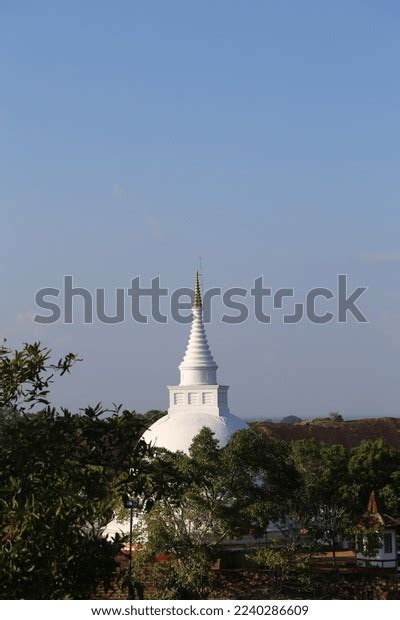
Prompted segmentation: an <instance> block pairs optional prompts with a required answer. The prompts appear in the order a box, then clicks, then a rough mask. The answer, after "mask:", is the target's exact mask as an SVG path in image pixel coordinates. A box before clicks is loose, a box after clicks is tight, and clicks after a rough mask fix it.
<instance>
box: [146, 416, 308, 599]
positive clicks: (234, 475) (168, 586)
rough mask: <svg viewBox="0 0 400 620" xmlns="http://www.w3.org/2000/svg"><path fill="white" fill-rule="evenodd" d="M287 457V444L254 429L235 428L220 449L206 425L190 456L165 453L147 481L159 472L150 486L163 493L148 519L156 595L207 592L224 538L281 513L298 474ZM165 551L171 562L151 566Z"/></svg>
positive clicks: (200, 594)
mask: <svg viewBox="0 0 400 620" xmlns="http://www.w3.org/2000/svg"><path fill="white" fill-rule="evenodd" d="M288 457H289V451H288V449H287V448H285V446H284V444H279V443H278V442H277V443H275V444H273V445H271V446H269V445H268V446H266V444H265V442H264V441H263V439H262V437H260V436H259V435H258V434H256V433H254V432H253V431H251V430H248V431H241V432H239V433H236V434H235V435H234V436H233V437H232V439H231V441H230V442H229V444H228V445H227V446H226V447H225V448H222V449H221V448H220V447H219V446H218V442H217V440H216V439H215V438H214V436H213V434H212V432H211V431H210V430H209V429H207V428H204V429H202V431H201V432H200V433H199V434H198V435H197V437H195V438H194V440H193V443H192V445H191V448H190V454H189V455H185V454H182V453H177V454H171V453H168V452H166V451H160V452H159V454H158V457H157V459H156V463H155V469H154V471H153V472H152V473H151V474H150V476H147V477H146V484H149V479H151V478H152V476H154V477H155V481H156V484H153V488H152V492H153V493H157V492H158V498H157V501H156V504H155V506H154V507H153V509H152V510H151V512H150V513H149V515H148V516H147V519H146V522H147V536H148V539H147V544H146V546H145V549H144V551H143V554H142V556H143V561H144V562H146V560H147V569H149V566H150V568H151V570H152V576H153V579H154V580H155V581H156V582H157V584H158V596H160V597H161V598H204V597H206V596H207V593H208V592H209V589H210V587H211V583H210V568H211V565H212V563H213V562H214V561H215V560H216V559H217V558H218V557H219V555H220V552H221V548H222V544H223V542H224V541H226V540H227V539H231V538H240V537H241V536H242V535H243V534H247V533H248V532H249V530H250V527H251V524H252V523H254V521H256V522H258V523H260V524H262V526H263V527H265V526H266V524H267V522H268V520H269V518H270V517H276V518H278V517H279V516H280V515H281V514H282V511H283V502H284V498H286V499H287V498H288V497H289V495H290V493H291V491H293V489H294V487H295V485H296V480H297V477H296V471H295V470H294V468H293V466H292V465H291V464H290V463H288V462H287V458H288ZM157 489H158V491H157ZM159 553H164V554H166V555H167V557H168V562H167V563H163V564H162V565H159V564H157V563H156V564H154V563H150V564H149V563H148V560H149V559H150V558H152V557H153V556H154V554H159ZM172 576H173V578H172Z"/></svg>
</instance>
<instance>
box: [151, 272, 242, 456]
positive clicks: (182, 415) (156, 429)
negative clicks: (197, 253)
mask: <svg viewBox="0 0 400 620" xmlns="http://www.w3.org/2000/svg"><path fill="white" fill-rule="evenodd" d="M192 312H193V318H192V328H191V331H190V337H189V342H188V345H187V349H186V353H185V355H184V358H183V360H182V363H181V364H180V366H179V371H180V382H179V385H172V386H169V387H168V390H169V409H168V414H167V415H166V416H164V417H162V418H160V419H159V420H157V422H155V423H154V424H153V425H152V426H151V427H150V428H149V429H148V430H147V431H146V432H145V434H144V435H143V438H144V439H145V440H146V441H147V442H148V443H151V444H152V445H154V446H156V447H158V448H167V449H168V450H170V451H171V452H177V451H178V450H181V451H182V452H186V453H188V452H189V448H190V444H191V443H192V440H193V438H194V437H195V436H196V435H197V434H198V433H199V432H200V431H201V429H202V428H203V427H208V428H209V429H211V430H212V431H213V432H214V434H215V437H216V439H218V441H219V444H220V446H221V447H223V446H225V445H226V444H227V443H228V441H229V439H230V437H231V435H232V434H233V433H235V432H236V431H239V430H241V429H245V428H247V424H246V423H245V422H243V421H242V420H240V419H239V418H237V417H235V416H234V415H232V414H231V413H230V411H229V407H228V386H226V385H219V384H218V383H217V368H218V366H217V364H216V363H215V361H214V358H213V356H212V354H211V351H210V348H209V346H208V342H207V337H206V333H205V329H204V324H203V312H202V300H201V292H200V284H199V274H198V272H196V277H195V288H194V298H193V305H192Z"/></svg>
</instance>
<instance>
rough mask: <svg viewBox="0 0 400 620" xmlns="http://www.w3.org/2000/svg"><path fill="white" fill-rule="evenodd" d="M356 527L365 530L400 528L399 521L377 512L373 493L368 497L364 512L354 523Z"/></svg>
mask: <svg viewBox="0 0 400 620" xmlns="http://www.w3.org/2000/svg"><path fill="white" fill-rule="evenodd" d="M355 526H356V527H360V528H361V527H362V528H366V529H374V530H376V529H383V528H400V520H399V519H395V518H394V517H391V516H389V515H387V514H384V513H382V512H379V509H378V503H377V500H376V497H375V491H372V493H371V495H370V496H369V500H368V506H367V510H366V512H364V514H362V515H361V517H359V518H358V519H357V521H356V523H355Z"/></svg>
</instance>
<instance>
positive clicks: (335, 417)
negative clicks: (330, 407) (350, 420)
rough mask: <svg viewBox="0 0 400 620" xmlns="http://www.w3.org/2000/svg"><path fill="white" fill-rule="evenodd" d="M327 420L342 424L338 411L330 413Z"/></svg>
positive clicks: (341, 417) (342, 420)
mask: <svg viewBox="0 0 400 620" xmlns="http://www.w3.org/2000/svg"><path fill="white" fill-rule="evenodd" d="M329 419H330V420H331V421H332V422H344V419H343V416H342V415H341V414H340V413H339V411H331V412H330V414H329Z"/></svg>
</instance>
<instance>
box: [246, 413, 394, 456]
mask: <svg viewBox="0 0 400 620" xmlns="http://www.w3.org/2000/svg"><path fill="white" fill-rule="evenodd" d="M251 426H252V428H254V429H255V430H257V431H259V432H261V433H262V434H263V435H264V437H265V438H266V439H267V440H274V439H278V440H283V441H288V442H289V441H296V440H298V439H315V441H317V442H318V443H326V444H331V445H333V444H341V445H343V446H344V447H345V448H348V449H350V448H353V447H354V446H358V444H360V443H361V442H362V441H363V440H368V439H383V440H384V441H385V443H387V444H388V445H389V446H392V447H393V448H397V449H399V450H400V418H369V419H363V420H349V421H345V422H332V421H330V420H325V419H323V420H307V421H304V422H298V423H297V424H283V423H282V422H253V423H252V424H251Z"/></svg>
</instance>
